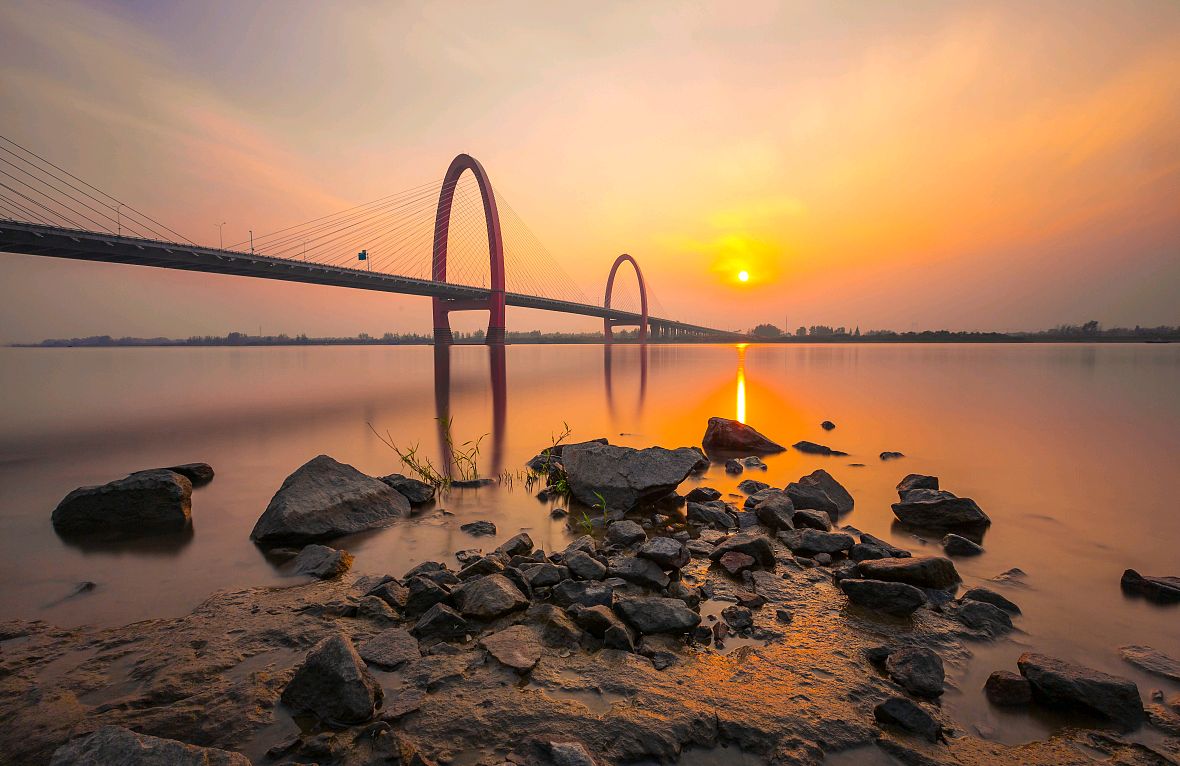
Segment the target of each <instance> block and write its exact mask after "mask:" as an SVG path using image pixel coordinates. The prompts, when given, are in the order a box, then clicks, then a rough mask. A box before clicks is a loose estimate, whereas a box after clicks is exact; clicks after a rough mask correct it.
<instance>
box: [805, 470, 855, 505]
mask: <svg viewBox="0 0 1180 766" xmlns="http://www.w3.org/2000/svg"><path fill="white" fill-rule="evenodd" d="M799 483H800V484H803V485H805V486H811V487H816V488H817V489H821V490H823V492H824V494H825V495H827V496H828V498H829V499H830V500H831V501H832V502H833V503H835V504H836V513H837V514H841V513H848V512H850V511H851V510H852V508H853V506H854V505H855V502H854V501H853V499H852V495H851V494H849V492H848V490H846V489H844V485H843V484H841V483H840V482H838V481H836V480H835V479H834V478H832V475H831V474H830V473H828V472H827V471H825V470H824V469H822V468H820V469H818V470H816V471H812V472H811V473H809V474H807V475H806V476H804V477H803V478H801V479H799ZM813 510H820V509H813Z"/></svg>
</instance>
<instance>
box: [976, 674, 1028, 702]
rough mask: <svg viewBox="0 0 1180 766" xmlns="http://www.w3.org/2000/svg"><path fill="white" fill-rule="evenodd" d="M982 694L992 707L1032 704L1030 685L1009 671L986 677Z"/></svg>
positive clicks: (1026, 680)
mask: <svg viewBox="0 0 1180 766" xmlns="http://www.w3.org/2000/svg"><path fill="white" fill-rule="evenodd" d="M983 693H984V694H986V695H987V699H988V701H989V702H991V703H992V704H993V705H1001V706H1005V707H1010V706H1015V705H1027V704H1028V703H1030V702H1032V685H1031V684H1030V683H1029V682H1028V679H1027V678H1025V677H1024V676H1022V675H1018V674H1016V673H1013V672H1012V671H1011V670H997V671H995V672H993V673H992V674H991V675H990V676H988V677H987V681H986V682H984V684H983Z"/></svg>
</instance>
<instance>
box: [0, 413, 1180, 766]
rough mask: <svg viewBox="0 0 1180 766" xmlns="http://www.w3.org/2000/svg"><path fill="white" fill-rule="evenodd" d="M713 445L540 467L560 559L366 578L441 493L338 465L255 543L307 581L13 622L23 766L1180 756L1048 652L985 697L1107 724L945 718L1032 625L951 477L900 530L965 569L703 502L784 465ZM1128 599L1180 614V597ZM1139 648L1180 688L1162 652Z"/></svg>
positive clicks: (490, 558) (836, 486) (808, 485)
mask: <svg viewBox="0 0 1180 766" xmlns="http://www.w3.org/2000/svg"><path fill="white" fill-rule="evenodd" d="M702 446H703V449H701V448H697V447H681V448H677V449H664V448H661V447H650V448H647V449H643V450H636V449H632V448H628V447H618V446H614V445H610V444H606V443H605V440H597V441H593V442H585V443H581V444H569V445H556V446H554V447H552V448H550V449H548V450H545V451H543V452H542V453H540V454H538V455H537V456H536V457H535V458H533V459H532V460H531V461H529V469H530V470H531V471H532V472H533V473H534V475H535V476H537V477H539V480H540V482H541V484H543V485H545V488H544V490H543V492H544V493H545V494H546V495H547V496H561V497H568V498H569V514H568V517H567V518H568V523H569V525H570V528H571V533H572V534H571V536H572V537H573V539H572V542H570V543H569V544H568V545H567V546H565V547H564V548H563V549H561V550H551V551H544V550H540V549H538V548H537V547H536V546H535V545H534V542H533V540H532V539H531V538H530V537H529V535H528V533H527V531H516V530H497V529H496V527H495V525H493V524H490V522H480V521H475V522H471V523H469V524H466V525H464V531H465V532H466V533H467V534H469V535H471V536H472V539H473V540H475V541H477V542H478V541H481V540H488V541H494V540H499V541H500V542H499V544H498V545H495V543H494V542H491V543H490V544H489V550H487V551H486V552H484V551H482V550H479V549H466V550H463V551H457V552H456V556H455V559H454V560H453V561H452V560H447V561H430V562H424V563H421V564H419V565H417V566H415V567H413V568H412V569H411V570H409V571H407V572H397V573H386V572H369V573H363V574H358V573H356V572H354V571H350V565H351V563H352V559H351V556H350V555H349V554H348V553H347V552H346V551H343V550H336V549H333V548H331V547H329V546H328V545H324V544H323V543H324V542H325V541H327V542H330V541H331V539H332V538H333V537H338V536H340V535H342V534H346V533H348V532H354V531H357V530H359V529H369V528H373V527H375V526H381V525H385V524H390V523H397V522H398V520H399V519H401V518H404V517H406V516H408V515H410V514H411V513H413V508H414V506H415V505H419V504H421V503H422V502H426V501H428V499H429V497H433V494H434V488H432V487H429V486H427V485H424V484H422V483H421V482H416V481H415V480H413V479H408V478H407V477H404V476H399V475H393V476H390V477H384V478H373V477H369V476H365V475H364V474H362V473H361V472H359V471H356V469H354V468H352V467H351V466H347V465H344V464H341V463H338V462H337V461H334V460H332V459H331V458H329V457H327V456H320V457H317V458H315V459H314V460H312V461H310V462H309V463H307V464H305V465H304V466H303V467H301V468H300V469H299V470H297V471H296V472H295V473H294V474H292V476H291V477H289V478H288V480H287V481H286V482H285V483H284V484H283V486H282V487H281V488H280V489H279V490H278V492H277V493H276V495H275V498H274V499H273V500H272V502H271V504H270V506H269V507H268V508H267V509H266V510H265V512H264V513H263V514H262V516H261V517H260V519H259V522H258V525H257V526H256V527H255V530H254V534H253V535H252V537H253V539H254V540H255V541H256V542H258V543H259V544H260V545H263V546H265V547H266V548H267V549H268V553H269V554H271V555H279V556H283V557H290V558H292V559H293V566H294V569H295V571H297V572H299V573H301V574H305V575H308V576H310V577H311V578H314V579H312V580H311V581H310V582H306V583H304V584H300V585H296V586H293V587H286V588H252V589H247V590H242V591H235V592H227V593H219V594H216V595H214V596H213V597H211V598H210V599H209V600H208V601H206V602H205V603H204V604H202V605H201V606H200V607H198V608H197V609H196V610H194V611H193V612H192V613H191V614H189V615H187V616H185V617H182V618H178V619H161V620H150V621H146V622H141V623H136V624H133V625H128V626H124V627H120V628H111V629H88V628H78V629H69V630H65V629H59V628H55V627H53V626H51V625H47V624H45V623H42V622H36V621H32V622H30V621H9V622H5V623H0V722H3V726H0V763H4V764H9V763H10V764H42V763H54V764H67V763H133V764H156V763H160V764H163V763H168V764H189V763H191V764H244V763H256V764H271V763H274V764H283V763H291V764H295V763H301V764H311V763H316V764H341V765H342V766H354V765H355V766H360V765H361V764H399V763H406V764H417V765H419V766H426V765H428V764H435V763H437V764H455V766H494V765H499V764H507V763H513V764H538V765H540V764H555V765H556V766H575V765H576V766H584V765H586V764H601V765H603V766H605V765H606V764H622V763H675V762H677V761H678V760H679V759H680V758H681V757H682V755H684V754H685V753H689V752H691V753H696V754H700V753H702V752H707V751H713V752H714V755H715V757H716V760H713V761H705V762H712V763H726V762H727V760H726V759H727V756H726V755H725V753H727V752H728V753H732V752H733V749H734V748H737V749H739V750H740V751H742V752H743V753H746V754H749V755H750V756H752V757H755V758H758V759H761V760H763V761H765V762H767V763H781V764H820V763H823V762H824V761H825V759H826V758H829V757H832V756H834V755H837V754H844V755H845V756H847V757H848V758H853V759H855V760H845V761H843V762H845V763H852V762H859V761H860V760H861V759H863V760H864V762H885V761H883V760H881V759H882V758H892V759H895V761H896V762H900V763H906V764H985V763H1025V764H1089V763H1111V762H1114V763H1120V764H1161V763H1174V762H1176V759H1177V758H1178V757H1180V698H1175V697H1173V698H1171V699H1154V698H1153V699H1151V700H1150V702H1149V704H1148V705H1147V706H1146V707H1145V706H1144V704H1143V701H1142V697H1141V694H1140V692H1139V689H1138V688H1137V687H1136V686H1135V684H1134V683H1132V682H1130V681H1127V680H1125V679H1122V678H1118V677H1115V676H1111V675H1108V674H1105V673H1101V672H1099V671H1096V670H1092V669H1089V668H1086V667H1082V666H1080V665H1077V664H1075V663H1072V662H1070V661H1069V660H1068V659H1067V658H1056V657H1051V656H1046V655H1043V654H1038V653H1036V652H1027V653H1025V654H1024V655H1022V656H1021V658H1020V661H1019V662H1018V663H1017V666H1016V667H1013V668H997V669H996V672H995V673H993V674H992V676H991V677H990V678H989V679H988V681H987V684H986V686H985V688H982V689H962V690H960V691H961V692H962V693H964V694H979V695H985V694H986V695H987V698H988V699H989V700H990V701H991V702H992V704H995V705H1002V706H1005V707H1006V708H1007V709H1012V710H1017V709H1021V708H1027V709H1028V710H1029V711H1030V714H1031V712H1033V711H1034V710H1035V708H1037V707H1044V708H1053V709H1061V710H1066V711H1077V712H1079V713H1080V714H1081V716H1083V717H1084V720H1085V722H1086V723H1087V726H1086V727H1080V726H1079V727H1078V728H1073V729H1068V730H1066V731H1064V732H1063V733H1061V734H1059V735H1057V736H1055V737H1053V738H1051V739H1049V740H1047V741H1043V742H1033V743H1029V744H1026V745H1022V746H1018V747H1012V746H1007V745H1003V744H998V743H996V742H992V741H988V740H984V739H980V738H979V737H977V736H974V735H973V734H971V733H969V731H968V730H967V728H966V726H965V725H964V724H963V723H962V722H957V721H955V720H952V718H951V717H950V716H948V715H947V714H946V713H945V712H944V711H943V710H942V708H941V706H940V702H939V700H940V699H941V697H942V696H943V695H944V692H945V691H946V689H947V688H948V687H949V685H950V682H949V681H948V676H949V677H951V678H954V677H958V676H960V675H961V674H960V673H957V672H956V671H957V670H959V669H961V668H962V667H963V666H964V665H965V663H966V662H967V661H968V659H969V658H970V657H971V655H972V647H973V646H977V645H979V644H980V643H981V642H994V641H1006V640H1010V639H1009V635H1010V634H1011V633H1012V632H1013V631H1014V630H1017V629H1018V628H1019V622H1020V619H1021V616H1020V615H1021V610H1020V607H1019V605H1018V604H1017V603H1016V601H1018V600H1019V599H1018V598H1016V597H1015V596H1014V593H1013V591H1012V590H1011V589H1010V588H1008V586H1007V585H1006V583H1005V582H1004V580H1005V578H1002V577H1001V578H997V580H996V582H995V583H994V587H972V588H966V589H963V588H962V585H961V580H960V577H959V574H958V572H957V570H956V568H955V564H954V561H953V559H952V558H951V557H953V556H959V555H972V554H973V553H975V551H974V550H973V549H972V548H971V547H970V546H976V547H978V546H979V543H980V542H981V541H982V537H981V530H982V529H985V528H986V527H987V525H988V524H990V523H991V522H990V519H989V517H988V516H987V514H986V513H985V512H984V511H983V510H982V509H981V508H980V507H979V505H978V504H976V503H975V502H974V501H973V500H971V499H969V498H961V497H957V496H956V495H954V494H953V493H951V492H949V491H946V490H943V489H940V487H939V480H938V479H937V478H936V477H933V476H923V475H917V474H910V475H908V476H905V477H903V478H902V479H901V481H900V482H899V483H898V503H896V504H894V505H893V511H894V513H895V515H896V516H897V518H898V520H899V521H900V522H902V523H905V524H907V525H912V526H914V527H916V528H917V527H920V528H922V529H925V530H929V531H935V532H937V533H938V534H940V535H945V537H944V538H943V541H944V542H943V544H944V549H945V552H946V553H947V556H918V555H913V554H911V552H909V551H906V550H904V549H901V548H898V547H896V546H894V545H892V544H890V543H888V542H886V541H885V540H882V539H881V538H878V537H875V536H874V535H873V534H872V533H871V532H869V531H863V530H859V529H855V528H853V527H851V526H849V525H847V524H841V517H842V516H843V515H846V514H847V513H849V512H850V511H851V510H852V509H853V507H854V504H855V500H854V498H853V497H852V495H851V494H850V493H849V492H848V491H847V490H846V489H845V488H844V487H843V486H842V485H841V484H840V482H839V481H838V480H837V479H836V478H835V477H834V476H832V475H831V474H830V473H828V472H827V471H825V470H822V469H821V470H817V471H815V472H813V473H811V474H809V475H807V476H803V477H800V478H798V479H797V480H795V481H791V482H789V483H786V484H785V486H783V487H782V488H779V487H775V486H772V485H771V484H770V483H769V482H768V481H763V480H761V479H753V478H751V479H746V480H745V481H743V482H742V484H741V485H740V490H741V492H742V493H743V496H744V499H743V500H741V504H740V506H739V505H737V504H731V503H728V502H726V501H725V499H724V498H723V495H722V493H721V492H719V491H717V490H716V489H713V488H710V487H708V486H706V485H704V484H703V483H702V482H701V481H700V480H691V481H689V482H688V484H687V485H686V484H685V481H686V479H689V477H690V476H692V475H694V474H700V473H701V472H703V471H704V470H706V469H708V468H709V466H710V465H712V464H718V465H721V464H724V465H725V466H726V470H727V471H728V470H730V469H729V465H728V461H732V462H735V463H736V464H737V465H738V466H740V470H741V471H745V470H749V469H754V470H756V469H757V468H758V467H759V464H761V460H759V459H758V455H759V454H762V455H765V454H770V453H773V452H778V451H782V450H783V448H782V447H781V446H779V445H778V444H777V443H775V442H773V441H771V440H770V439H768V438H767V437H765V436H763V435H762V434H760V433H758V432H756V431H754V430H753V429H752V428H749V427H748V426H744V425H742V424H740V423H736V422H734V421H726V420H724V419H720V418H714V419H712V420H711V421H710V423H709V425H708V429H707V432H706V435H705V438H704V439H703V440H702ZM795 446H796V449H799V447H798V445H795ZM833 452H835V451H833ZM761 467H763V468H764V467H765V465H764V464H761ZM169 470H170V469H160V470H159V471H153V472H145V473H148V474H152V475H151V476H144V475H143V474H133V475H132V476H131V477H128V479H126V480H120V481H122V482H124V483H125V486H124V485H120V487H122V488H123V489H126V490H127V491H129V492H135V493H139V494H137V495H136V496H135V497H136V498H138V500H137V502H138V506H137V508H138V510H137V511H136V514H137V519H139V521H140V523H142V522H143V519H144V518H147V517H148V516H151V515H152V514H159V515H160V517H161V518H163V519H165V520H167V524H173V525H174V524H177V523H181V522H179V521H178V518H179V517H178V516H177V514H178V513H180V515H182V516H184V518H185V519H187V518H188V515H187V514H188V513H189V511H190V509H189V503H188V499H187V496H186V495H185V492H184V484H185V483H187V482H189V481H190V480H189V479H187V478H184V476H183V475H182V474H179V473H176V472H175V471H174V470H172V471H171V474H172V475H171V476H170V475H166V474H168V473H169ZM211 475H212V474H211V471H210V472H209V476H210V478H211ZM759 475H760V476H764V477H765V478H767V479H769V478H770V477H768V476H766V475H765V474H761V473H760V474H759ZM173 476H178V477H180V478H182V479H184V481H183V482H181V481H179V480H177V479H174V478H173ZM145 483H146V484H145ZM112 484H114V483H112ZM149 485H150V486H149ZM120 487H112V486H111V485H106V487H105V488H84V489H85V490H87V491H83V490H79V491H77V492H76V493H71V496H70V497H68V498H67V499H66V500H65V501H63V506H65V507H66V508H67V509H71V508H72V511H71V510H68V511H67V512H65V513H64V514H59V513H58V512H55V514H54V521H55V523H57V521H58V518H59V516H61V515H65V516H68V517H70V519H71V524H74V525H76V524H77V523H79V522H78V519H81V520H82V521H81V523H83V524H84V525H89V526H87V527H86V530H87V531H88V532H92V533H94V532H97V533H102V534H107V533H112V534H113V533H115V532H117V531H120V530H126V528H127V526H128V525H127V524H125V523H124V521H123V520H121V519H118V518H111V517H112V515H114V516H118V510H117V508H118V507H119V504H118V503H117V502H112V501H111V498H112V497H116V496H117V495H118V492H119V491H120ZM153 487H154V492H153V490H152V488H153ZM177 487H179V489H177ZM190 489H191V487H190ZM682 489H683V490H685V491H684V494H681V490H682ZM77 493H81V494H80V495H79V494H77ZM145 493H147V494H145ZM79 498H81V500H79ZM94 498H99V499H101V502H99V500H95V499H94ZM67 501H68V502H67ZM180 508H182V509H183V512H180V511H179V510H178V509H180ZM112 509H114V510H112ZM144 509H148V510H144ZM60 510H61V507H59V511H60ZM145 514H146V515H145ZM104 521H106V522H109V523H108V524H107V525H106V526H105V527H104ZM456 523H457V522H456ZM96 525H97V526H96ZM99 527H101V528H99ZM108 527H109V528H108ZM70 530H71V533H78V532H77V527H76V526H73V527H70ZM500 532H505V533H509V535H508V536H507V537H504V538H500V537H496V536H497V535H498V534H499V533H500ZM936 539H938V538H936ZM968 544H969V545H968ZM491 545H495V547H494V548H492V547H491ZM276 552H277V553H276ZM1136 578H1138V579H1136ZM1127 579H1128V578H1124V581H1125V582H1124V587H1132V588H1137V589H1141V590H1142V592H1144V593H1159V592H1161V591H1162V592H1163V593H1164V598H1166V597H1167V594H1168V593H1169V592H1170V591H1169V588H1170V587H1171V582H1172V578H1148V579H1145V578H1143V577H1141V576H1139V575H1137V574H1135V576H1134V577H1131V578H1129V579H1130V583H1131V584H1130V585H1127V584H1126V581H1127ZM1153 580H1155V581H1158V582H1153ZM1017 593H1018V591H1017ZM1123 651H1124V656H1125V657H1127V658H1128V661H1129V662H1135V663H1137V664H1139V665H1140V666H1141V667H1151V668H1155V669H1156V670H1155V671H1153V672H1160V673H1162V674H1165V675H1166V673H1169V672H1173V673H1175V672H1180V666H1177V665H1176V663H1175V660H1172V659H1171V658H1169V657H1167V656H1166V655H1164V654H1162V653H1160V652H1158V651H1155V650H1153V649H1151V648H1150V647H1140V646H1127V647H1124V649H1123ZM1080 720H1081V719H1080ZM1142 731H1150V732H1151V737H1150V738H1149V739H1150V742H1151V744H1150V745H1149V744H1144V743H1143V741H1141V740H1142V739H1143V738H1142V737H1138V736H1136V735H1137V733H1138V732H1142ZM721 748H729V750H722V749H721ZM874 758H875V759H877V760H871V759H874Z"/></svg>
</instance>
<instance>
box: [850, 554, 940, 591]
mask: <svg viewBox="0 0 1180 766" xmlns="http://www.w3.org/2000/svg"><path fill="white" fill-rule="evenodd" d="M858 567H859V569H860V573H861V575H863V576H864V577H865V578H867V579H870V580H886V581H889V582H904V583H907V584H909V585H916V586H917V587H919V588H949V587H951V586H953V585H956V584H957V583H958V582H959V573H958V571H956V570H955V565H954V564H953V563H951V560H950V559H948V558H943V557H942V556H914V557H911V558H908V559H878V560H875V561H862V562H860V564H859V565H858Z"/></svg>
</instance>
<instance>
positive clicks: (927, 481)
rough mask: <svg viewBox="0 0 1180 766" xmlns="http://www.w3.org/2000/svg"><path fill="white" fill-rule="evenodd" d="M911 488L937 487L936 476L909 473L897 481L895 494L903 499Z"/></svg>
mask: <svg viewBox="0 0 1180 766" xmlns="http://www.w3.org/2000/svg"><path fill="white" fill-rule="evenodd" d="M911 489H938V477H937V476H924V475H922V474H920V473H911V474H909V475H908V476H906V477H905V478H904V479H902V480H901V481H899V482H897V494H898V496H900V497H901V499H903V500H904V499H905V495H906V493H907V492H909V491H910V490H911Z"/></svg>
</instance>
